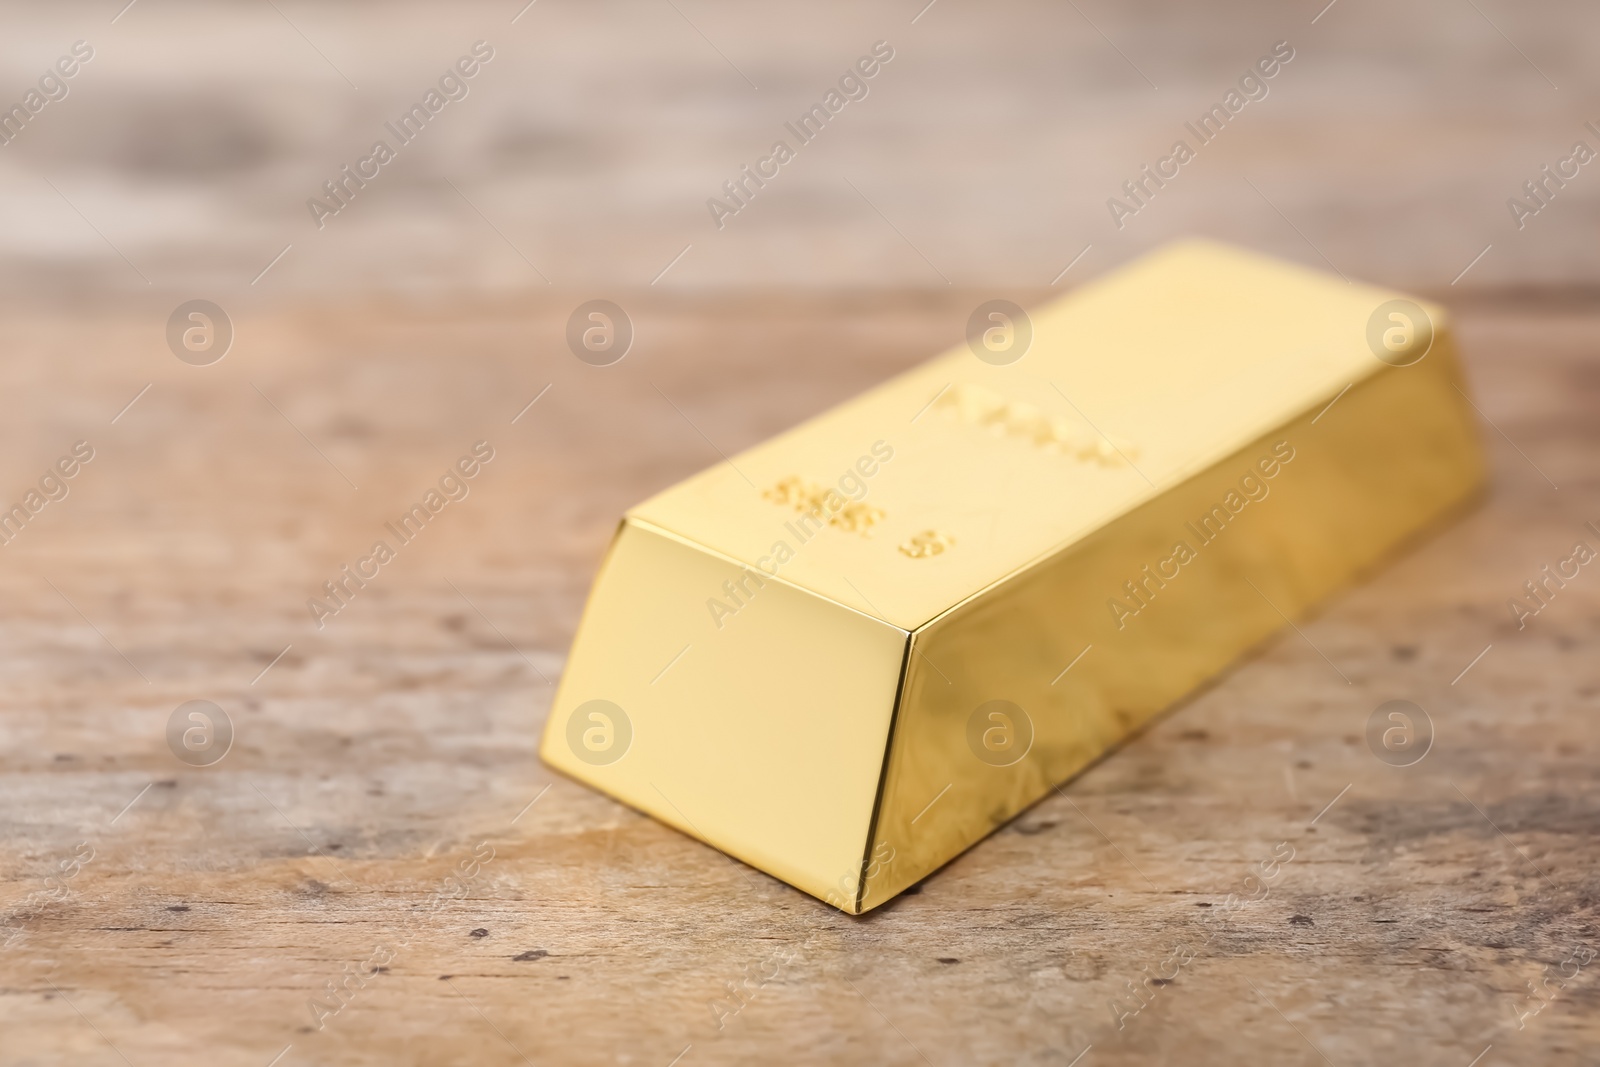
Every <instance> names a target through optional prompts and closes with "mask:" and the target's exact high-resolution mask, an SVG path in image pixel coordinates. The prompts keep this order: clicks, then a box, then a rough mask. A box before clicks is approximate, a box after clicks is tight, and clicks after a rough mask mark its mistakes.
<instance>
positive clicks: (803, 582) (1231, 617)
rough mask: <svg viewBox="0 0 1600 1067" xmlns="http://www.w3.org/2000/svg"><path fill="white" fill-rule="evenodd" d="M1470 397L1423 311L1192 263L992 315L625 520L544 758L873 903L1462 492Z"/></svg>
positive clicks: (1000, 306)
mask: <svg viewBox="0 0 1600 1067" xmlns="http://www.w3.org/2000/svg"><path fill="white" fill-rule="evenodd" d="M1463 388H1464V386H1463V383H1462V382H1461V379H1460V374H1459V370H1458V366H1457V362H1456V356H1455V351H1454V347H1453V342H1452V339H1451V337H1450V334H1449V332H1448V329H1447V327H1446V323H1445V321H1444V318H1443V315H1442V312H1441V311H1440V309H1438V308H1437V307H1433V306H1429V305H1423V304H1419V303H1418V302H1415V301H1413V300H1409V299H1407V298H1405V297H1403V296H1402V295H1400V294H1397V293H1392V292H1388V291H1384V290H1381V289H1376V288H1370V287H1366V286H1361V285H1352V284H1347V283H1345V282H1343V281H1340V280H1337V279H1333V278H1329V277H1327V276H1324V275H1321V274H1319V273H1316V272H1313V271H1309V270H1306V269H1304V268H1301V267H1297V266H1293V265H1289V264H1285V263H1280V262H1277V261H1273V260H1269V259H1265V258H1262V257H1259V256H1256V255H1253V254H1249V253H1245V252H1241V251H1237V250H1234V249H1230V248H1227V247H1224V246H1221V245H1216V244H1211V243H1204V242H1186V243H1183V244H1179V245H1174V246H1170V247H1168V248H1166V249H1163V250H1161V251H1159V252H1157V253H1155V254H1153V255H1151V256H1148V257H1146V258H1144V259H1142V260H1140V261H1138V262H1136V263H1134V264H1132V265H1131V266H1128V267H1126V268H1124V269H1122V270H1120V271H1118V272H1116V273H1114V274H1113V275H1111V276H1109V277H1107V278H1105V279H1103V280H1101V281H1098V282H1096V283H1094V284H1091V285H1088V286H1085V287H1084V288H1082V289H1080V290H1078V291H1077V292H1075V293H1073V294H1071V295H1069V296H1067V297H1066V298H1064V299H1062V300H1061V301H1059V302H1057V303H1055V304H1053V305H1050V306H1049V307H1047V308H1044V309H1042V310H1040V311H1037V312H1035V313H1034V314H1033V315H1032V316H1031V317H1030V316H1028V315H1027V314H1024V313H1023V312H1021V310H1020V309H1017V308H1015V307H1014V306H1011V305H1005V304H1004V303H1003V302H994V303H992V304H991V305H985V306H984V307H981V308H980V309H979V310H978V311H977V312H975V313H974V317H973V322H972V323H971V324H970V325H969V329H968V342H967V343H966V344H964V345H961V346H959V347H958V348H956V349H955V350H953V351H951V352H949V353H947V354H945V355H943V356H941V357H938V358H936V359H934V360H932V361H930V362H928V363H926V364H924V365H922V366H920V367H917V368H915V369H913V370H911V371H909V372H907V373H905V374H903V375H901V376H899V377H898V378H895V379H893V380H891V381H889V382H887V383H885V384H884V385H882V386H880V387H878V388H875V389H873V390H870V391H869V392H867V393H865V394H863V395H862V396H860V397H858V398H856V399H855V400H852V401H850V402H848V403H846V404H843V405H840V406H839V407H837V408H835V409H833V410H832V411H829V412H826V413H824V414H822V415H820V416H818V417H816V418H814V419H812V420H810V421H808V422H806V423H804V424H802V425H800V426H799V427H796V428H795V429H793V430H790V431H788V432H786V433H784V434H782V435H780V436H778V437H776V438H774V439H772V440H771V441H768V442H766V443H764V444H761V445H759V446H757V447H755V448H752V449H750V450H748V451H746V452H744V453H741V454H740V455H738V456H736V457H734V458H733V460H731V461H730V462H727V463H722V464H719V465H718V466H716V467H713V468H711V469H709V470H707V471H704V472H702V473H700V474H698V475H696V476H694V477H692V478H690V479H688V480H687V481H684V482H682V483H680V484H679V485H677V486H674V487H673V488H671V489H668V490H666V491H665V492H663V493H661V494H659V495H658V496H656V497H653V498H652V499H650V500H648V501H646V502H644V503H643V504H640V505H639V506H637V507H635V508H633V509H632V510H630V511H629V512H628V514H627V515H626V516H625V517H624V519H623V521H622V523H621V525H620V527H619V528H618V531H617V535H616V538H615V540H614V541H613V543H612V545H611V547H610V549H609V551H608V553H607V555H606V558H605V561H604V563H603V564H602V566H601V569H600V574H599V577H598V578H597V579H596V581H595V585H594V588H593V590H592V592H591V594H590V598H589V603H588V605H587V607H586V609H585V612H584V616H583V620H582V623H581V624H580V626H579V630H578V635H577V639H576V641H575V643H574V646H573V649H572V654H571V657H570V659H569V661H568V664H567V668H566V672H565V674H564V675H563V678H562V681H561V685H560V687H559V690H558V692H557V694H556V697H555V700H554V703H553V705H552V707H551V711H550V716H549V719H548V722H547V724H546V729H545V734H544V739H543V743H542V746H541V754H542V756H543V758H544V759H545V760H546V761H547V762H548V763H550V764H551V765H552V766H554V767H556V768H557V769H559V770H561V771H563V772H564V773H566V774H568V775H570V776H572V777H574V778H577V779H579V780H580V781H583V782H586V783H588V784H590V785H592V786H593V787H595V788H597V789H600V790H602V791H604V792H606V793H609V794H610V795H612V796H614V797H616V798H617V799H619V800H621V801H623V802H624V803H626V804H629V805H631V806H633V807H635V808H637V809H639V810H641V811H644V812H646V813H648V814H650V815H653V816H654V817H656V818H658V819H660V820H661V821H663V822H665V823H668V824H669V825H672V826H674V827H676V828H678V829H679V830H682V831H683V832H685V833H687V834H690V835H693V836H695V837H698V838H699V839H701V840H703V841H705V842H707V843H708V844H710V845H713V846H715V847H716V848H719V849H721V850H722V851H724V852H726V853H728V854H729V855H731V856H734V857H736V858H738V859H740V860H743V861H744V862H746V863H749V864H751V865H753V866H755V867H758V868H760V869H761V870H764V871H766V872H768V873H770V874H772V875H774V876H776V877H778V878H781V879H782V880H784V881H785V882H788V883H789V884H791V885H793V886H795V887H797V888H799V889H802V890H804V891H805V892H807V893H810V894H813V895H814V896H817V897H819V898H821V899H823V900H826V901H828V902H829V903H831V904H833V905H835V906H836V907H839V908H841V909H843V910H845V911H847V912H852V913H860V912H863V911H867V910H869V909H871V908H874V907H877V906H878V905H880V904H882V903H884V902H885V901H887V900H889V899H891V898H892V897H894V896H895V895H896V894H897V893H899V892H901V891H902V890H904V889H905V888H907V887H909V886H911V885H912V884H914V883H916V882H917V881H919V880H920V879H922V878H924V877H925V876H927V875H928V874H929V873H930V872H932V871H934V870H936V869H937V868H939V867H940V866H941V865H943V864H944V863H946V862H948V861H949V860H950V859H952V858H953V857H955V856H956V855H957V854H959V853H960V852H961V851H963V850H964V849H966V848H968V847H970V846H972V845H973V844H974V843H976V842H978V841H980V840H981V839H982V838H983V837H984V836H985V835H987V834H989V833H990V832H991V831H993V830H994V829H996V828H997V827H999V826H1001V825H1003V824H1004V823H1005V822H1006V821H1007V820H1009V819H1011V818H1012V817H1013V816H1015V815H1016V814H1017V813H1018V812H1020V811H1021V810H1023V809H1024V808H1026V807H1027V806H1028V805H1030V804H1032V803H1034V802H1035V801H1037V800H1039V799H1040V798H1041V797H1042V796H1044V795H1045V794H1046V793H1048V792H1049V791H1050V790H1051V789H1052V788H1053V786H1055V785H1056V784H1057V783H1060V782H1063V781H1065V780H1066V779H1068V778H1070V777H1071V776H1072V775H1074V774H1076V773H1078V772H1079V771H1081V770H1083V769H1084V768H1085V767H1086V766H1088V765H1089V764H1090V763H1092V762H1093V761H1095V760H1096V759H1099V758H1100V757H1101V756H1103V755H1105V754H1106V753H1107V752H1108V751H1110V750H1111V749H1112V748H1114V747H1115V746H1116V745H1117V744H1119V743H1120V742H1121V741H1122V740H1124V739H1125V738H1126V737H1127V736H1128V735H1129V734H1130V732H1132V731H1133V730H1135V729H1136V728H1138V727H1139V726H1140V725H1141V724H1143V723H1145V722H1146V721H1148V720H1149V719H1150V718H1151V717H1152V716H1154V715H1156V714H1157V713H1159V712H1161V711H1162V710H1164V709H1166V708H1168V707H1170V706H1171V705H1172V704H1173V703H1174V702H1176V701H1178V700H1179V699H1181V698H1182V697H1184V696H1185V695H1186V694H1189V693H1191V692H1193V691H1194V690H1195V689H1196V687H1198V686H1200V685H1201V684H1202V683H1204V682H1206V681H1207V680H1208V679H1211V678H1214V677H1215V676H1216V675H1217V674H1218V673H1220V672H1221V671H1222V670H1224V669H1225V668H1226V667H1227V666H1228V665H1229V664H1230V663H1231V662H1233V661H1234V660H1235V659H1237V658H1238V657H1239V656H1240V654H1241V653H1243V652H1244V651H1246V650H1247V649H1249V648H1250V647H1252V646H1253V645H1256V644H1258V643H1259V642H1261V641H1262V640H1263V639H1264V638H1266V637H1267V636H1269V635H1271V634H1273V633H1274V632H1276V631H1277V630H1279V629H1280V628H1282V627H1284V626H1285V625H1286V624H1287V622H1288V620H1290V619H1292V618H1294V617H1296V616H1298V615H1301V614H1303V613H1304V612H1305V611H1306V610H1307V609H1308V608H1309V607H1311V606H1312V605H1314V604H1316V603H1317V602H1318V601H1320V600H1323V599H1324V598H1326V597H1327V596H1328V595H1329V594H1330V593H1332V592H1334V591H1335V590H1337V589H1339V588H1340V587H1342V586H1345V585H1347V584H1348V583H1350V582H1351V581H1352V580H1353V579H1355V578H1356V577H1357V576H1359V575H1360V574H1362V573H1363V572H1364V571H1367V570H1369V569H1371V568H1372V567H1373V566H1375V565H1376V564H1378V563H1379V562H1380V561H1381V560H1382V559H1383V558H1384V557H1385V556H1387V555H1390V554H1391V553H1393V552H1394V551H1395V550H1396V549H1397V548H1398V547H1400V546H1401V545H1403V544H1404V543H1405V542H1407V541H1408V540H1411V539H1413V538H1415V537H1416V536H1417V535H1419V534H1420V533H1421V532H1423V531H1425V530H1426V529H1427V528H1428V527H1430V526H1431V525H1433V524H1436V523H1437V522H1439V521H1440V520H1442V519H1443V518H1444V517H1445V516H1447V515H1448V514H1449V513H1451V512H1452V511H1454V510H1457V509H1459V508H1461V507H1462V506H1464V505H1465V504H1466V503H1467V502H1468V501H1469V500H1470V499H1472V497H1473V496H1474V495H1475V493H1476V492H1477V490H1478V489H1479V487H1480V486H1481V484H1482V481H1483V466H1482V459H1481V455H1480V451H1479V446H1478V442H1477V438H1476V434H1475V430H1474V426H1473V423H1472V420H1471V418H1470V411H1469V408H1468V405H1467V403H1466V395H1465V393H1464V392H1463V391H1462V390H1463ZM1317 653H1318V656H1319V657H1322V658H1323V659H1326V661H1327V662H1326V663H1325V664H1324V663H1323V662H1322V659H1315V660H1310V661H1308V662H1310V663H1312V664H1313V665H1314V666H1310V667H1307V668H1306V669H1307V670H1314V671H1316V672H1319V673H1320V677H1319V678H1318V679H1317V680H1318V682H1320V683H1324V684H1326V686H1327V687H1328V691H1329V693H1330V694H1338V693H1342V692H1345V691H1346V690H1347V686H1348V679H1347V678H1346V677H1345V675H1344V671H1343V670H1342V669H1341V668H1340V666H1339V663H1340V661H1341V659H1346V658H1349V652H1348V650H1347V649H1345V648H1342V647H1340V646H1339V645H1338V644H1337V643H1333V642H1328V641H1324V642H1323V643H1322V646H1321V647H1319V648H1318V649H1317Z"/></svg>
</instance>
